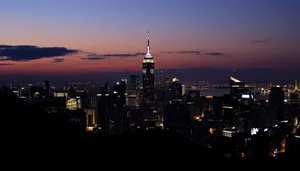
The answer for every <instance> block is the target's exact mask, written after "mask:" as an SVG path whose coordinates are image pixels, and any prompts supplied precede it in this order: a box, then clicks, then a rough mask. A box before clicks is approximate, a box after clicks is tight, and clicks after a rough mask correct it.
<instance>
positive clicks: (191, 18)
mask: <svg viewBox="0 0 300 171" xmlns="http://www.w3.org/2000/svg"><path fill="white" fill-rule="evenodd" d="M299 9H300V1H299V0H148V1H145V0H26V1H25V0H9V1H3V2H2V1H1V6H0V21H1V24H0V73H1V74H0V75H1V76H2V77H8V76H10V75H22V74H27V75H30V74H32V75H34V74H37V73H39V74H44V75H68V74H69V75H73V76H74V75H76V74H83V73H84V74H89V73H107V72H138V71H141V63H142V59H143V53H145V51H146V44H147V32H148V30H150V37H151V38H150V39H151V40H150V43H151V53H152V55H153V57H154V60H155V67H156V69H159V70H160V69H165V70H168V69H172V70H176V69H178V70H184V69H186V71H187V72H186V73H187V74H191V73H188V70H190V69H191V68H217V69H224V68H225V69H226V68H227V69H231V68H233V67H234V66H236V67H237V68H238V69H239V68H240V69H241V70H242V69H252V70H256V69H264V70H266V69H275V70H285V71H287V70H295V71H296V72H299V73H300V67H299V64H300V20H299V16H300V10H299ZM1 45H5V46H1ZM6 45H10V46H6ZM18 45H32V46H36V47H29V46H25V47H22V49H20V47H19V48H17V47H18ZM44 47H63V48H62V49H59V50H57V49H56V48H49V49H44ZM28 48H29V50H28ZM52 50H53V51H52ZM31 53H32V54H31ZM283 77H284V76H283Z"/></svg>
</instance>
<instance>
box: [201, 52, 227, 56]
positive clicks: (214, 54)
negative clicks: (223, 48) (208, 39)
mask: <svg viewBox="0 0 300 171" xmlns="http://www.w3.org/2000/svg"><path fill="white" fill-rule="evenodd" d="M205 55H208V56H223V55H225V54H224V53H220V52H210V53H206V54H205Z"/></svg>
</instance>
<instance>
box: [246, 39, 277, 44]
mask: <svg viewBox="0 0 300 171" xmlns="http://www.w3.org/2000/svg"><path fill="white" fill-rule="evenodd" d="M271 40H272V39H271V38H266V39H262V40H252V41H251V43H252V44H256V43H267V42H269V41H271Z"/></svg>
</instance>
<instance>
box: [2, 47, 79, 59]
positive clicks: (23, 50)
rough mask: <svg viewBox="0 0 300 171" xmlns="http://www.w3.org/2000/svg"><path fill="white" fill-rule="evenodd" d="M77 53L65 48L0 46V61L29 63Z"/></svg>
mask: <svg viewBox="0 0 300 171" xmlns="http://www.w3.org/2000/svg"><path fill="white" fill-rule="evenodd" d="M77 52H79V51H78V50H70V49H67V48H65V47H38V46H31V45H19V46H11V45H0V61H4V60H10V61H31V60H37V59H41V58H54V57H58V56H66V55H69V54H74V53H77Z"/></svg>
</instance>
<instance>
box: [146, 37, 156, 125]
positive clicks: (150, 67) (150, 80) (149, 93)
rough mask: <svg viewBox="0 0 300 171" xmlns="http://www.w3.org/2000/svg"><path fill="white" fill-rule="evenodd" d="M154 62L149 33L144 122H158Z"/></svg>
mask: <svg viewBox="0 0 300 171" xmlns="http://www.w3.org/2000/svg"><path fill="white" fill-rule="evenodd" d="M154 101H155V99H154V60H153V57H152V55H151V54H150V36H149V31H148V45H147V54H146V55H145V57H144V59H143V120H144V122H156V120H157V116H155V114H154V112H153V107H154Z"/></svg>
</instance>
